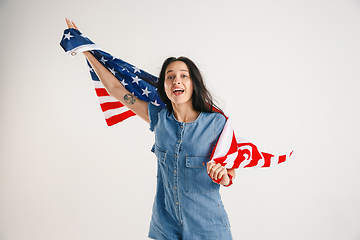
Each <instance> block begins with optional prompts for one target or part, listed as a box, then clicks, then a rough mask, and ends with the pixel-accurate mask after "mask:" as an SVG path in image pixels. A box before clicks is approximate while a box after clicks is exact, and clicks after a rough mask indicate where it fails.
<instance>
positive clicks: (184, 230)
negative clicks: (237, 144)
mask: <svg viewBox="0 0 360 240" xmlns="http://www.w3.org/2000/svg"><path fill="white" fill-rule="evenodd" d="M149 116H150V121H151V122H150V130H154V131H155V144H154V147H153V150H152V151H153V152H155V154H156V156H157V158H158V183H157V193H156V196H155V200H154V205H153V215H152V221H151V223H150V230H149V237H150V238H154V239H183V240H186V239H189V240H190V239H191V240H197V239H209V240H210V239H226V240H227V239H232V237H231V231H230V225H229V221H228V217H227V214H226V212H225V210H224V207H223V204H222V201H221V197H220V194H219V185H218V184H216V183H214V182H212V180H211V179H210V178H209V176H208V175H207V172H206V162H207V161H209V158H210V153H211V150H212V148H213V146H214V145H215V143H216V141H217V139H218V137H219V135H220V133H221V130H222V128H223V126H224V124H225V119H224V118H223V116H222V115H220V114H217V113H201V114H200V115H199V117H198V118H197V119H196V120H195V121H194V122H191V123H182V122H179V121H177V120H176V119H175V118H174V116H173V115H172V114H168V111H167V110H166V109H162V110H161V109H159V108H156V107H154V106H152V105H151V104H150V105H149Z"/></svg>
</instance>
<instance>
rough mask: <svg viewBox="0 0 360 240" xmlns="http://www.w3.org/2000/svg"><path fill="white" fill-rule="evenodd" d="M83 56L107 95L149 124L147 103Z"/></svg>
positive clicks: (70, 22) (93, 59) (101, 66)
mask: <svg viewBox="0 0 360 240" xmlns="http://www.w3.org/2000/svg"><path fill="white" fill-rule="evenodd" d="M66 23H67V25H68V27H69V28H75V29H78V27H77V26H76V25H75V23H74V22H73V21H70V20H69V19H67V18H66ZM83 54H84V56H85V57H86V59H87V60H88V61H89V63H90V65H91V67H92V68H93V69H94V70H95V72H96V75H97V76H98V77H99V79H100V81H101V83H102V84H103V85H104V87H105V88H106V90H107V91H108V93H109V94H110V95H111V96H112V97H114V98H116V99H117V100H119V101H120V102H121V103H122V104H124V105H125V106H126V107H127V108H129V109H130V110H131V111H133V112H134V113H136V114H137V115H138V116H139V117H141V118H142V119H144V120H145V121H146V122H148V123H149V122H150V119H149V115H148V110H147V106H148V102H146V101H143V100H140V99H138V98H136V97H135V96H134V95H133V94H131V93H130V92H129V91H128V90H126V88H125V87H124V86H123V85H122V84H121V83H120V82H119V80H118V79H117V78H116V77H115V76H114V75H113V74H112V73H111V72H110V71H109V70H108V69H106V68H105V67H104V66H103V65H102V64H101V63H100V62H99V61H98V60H97V59H96V58H95V57H94V56H93V55H92V54H91V53H90V52H89V51H86V52H83Z"/></svg>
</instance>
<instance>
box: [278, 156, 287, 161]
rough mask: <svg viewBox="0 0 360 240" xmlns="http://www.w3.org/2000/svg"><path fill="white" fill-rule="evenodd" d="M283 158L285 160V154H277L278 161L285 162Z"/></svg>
mask: <svg viewBox="0 0 360 240" xmlns="http://www.w3.org/2000/svg"><path fill="white" fill-rule="evenodd" d="M285 160H286V155H281V156H279V163H282V162H285Z"/></svg>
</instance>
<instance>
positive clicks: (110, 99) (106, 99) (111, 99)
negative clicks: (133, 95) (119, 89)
mask: <svg viewBox="0 0 360 240" xmlns="http://www.w3.org/2000/svg"><path fill="white" fill-rule="evenodd" d="M98 98H99V102H100V104H103V103H107V102H119V100H117V99H116V98H114V97H111V96H104V97H98Z"/></svg>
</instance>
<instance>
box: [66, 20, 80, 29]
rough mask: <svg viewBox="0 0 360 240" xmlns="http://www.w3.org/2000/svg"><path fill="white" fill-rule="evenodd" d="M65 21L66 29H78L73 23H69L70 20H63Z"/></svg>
mask: <svg viewBox="0 0 360 240" xmlns="http://www.w3.org/2000/svg"><path fill="white" fill-rule="evenodd" d="M65 21H66V24H67V25H68V28H75V29H77V30H79V29H78V27H77V26H76V25H75V23H74V22H73V21H70V19H68V18H65Z"/></svg>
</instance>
